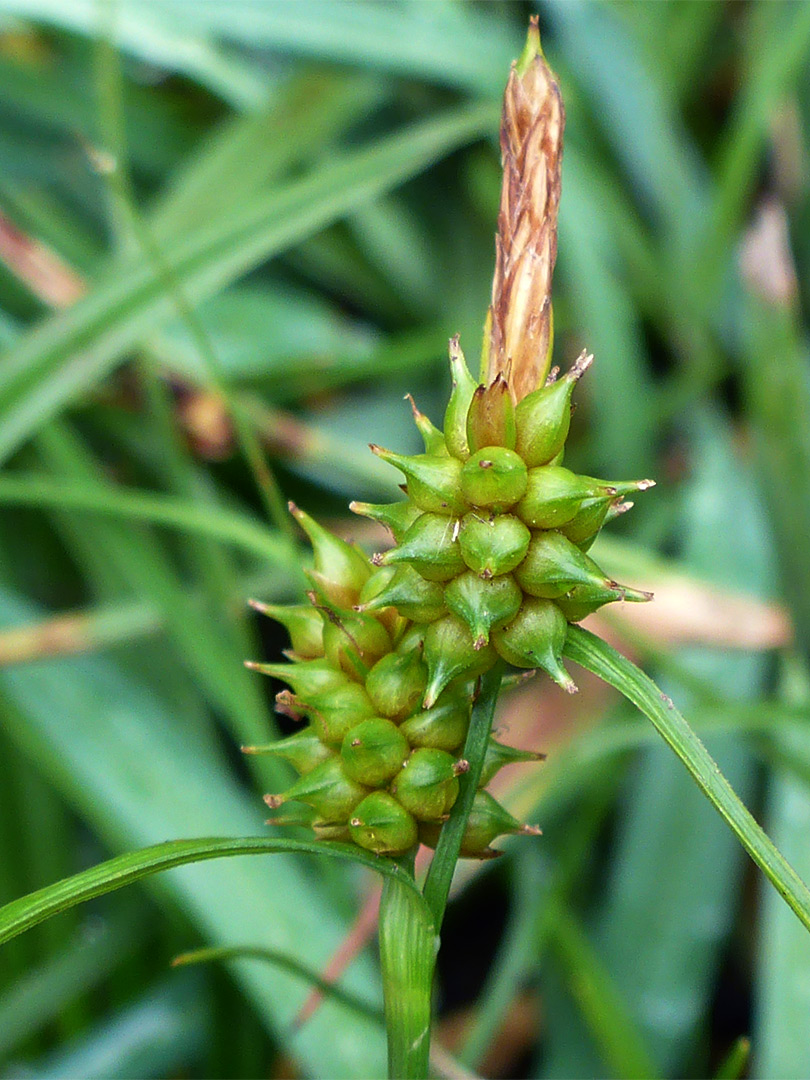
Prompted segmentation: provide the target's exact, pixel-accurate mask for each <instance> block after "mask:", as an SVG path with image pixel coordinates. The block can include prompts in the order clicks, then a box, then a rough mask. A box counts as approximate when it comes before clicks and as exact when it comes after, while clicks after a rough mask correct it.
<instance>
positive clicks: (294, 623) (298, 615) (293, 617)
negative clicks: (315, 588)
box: [250, 600, 323, 660]
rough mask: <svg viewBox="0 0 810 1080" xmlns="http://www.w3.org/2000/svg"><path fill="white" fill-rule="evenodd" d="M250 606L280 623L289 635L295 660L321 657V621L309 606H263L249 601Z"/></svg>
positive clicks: (257, 601)
mask: <svg viewBox="0 0 810 1080" xmlns="http://www.w3.org/2000/svg"><path fill="white" fill-rule="evenodd" d="M250 606H251V607H252V608H254V609H255V610H256V611H259V612H261V614H262V615H267V616H268V617H269V618H271V619H275V621H276V622H280V623H281V625H282V626H283V627H284V629H285V630H286V631H287V633H288V634H289V635H290V644H291V645H292V650H293V652H294V653H295V655H296V658H300V659H301V660H310V659H314V658H315V657H318V656H323V619H322V618H321V615H320V612H319V611H318V610H317V608H314V607H312V605H311V604H290V605H283V604H264V603H262V602H261V601H260V600H251V601H250Z"/></svg>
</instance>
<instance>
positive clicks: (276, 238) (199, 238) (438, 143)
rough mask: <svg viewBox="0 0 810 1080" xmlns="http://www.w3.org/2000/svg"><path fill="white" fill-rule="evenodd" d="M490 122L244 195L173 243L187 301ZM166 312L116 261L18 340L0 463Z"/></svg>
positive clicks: (423, 126)
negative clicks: (241, 202)
mask: <svg viewBox="0 0 810 1080" xmlns="http://www.w3.org/2000/svg"><path fill="white" fill-rule="evenodd" d="M496 123H497V115H496V112H495V110H494V109H493V108H492V106H490V105H481V106H471V107H467V108H461V109H455V110H452V111H449V112H448V113H447V114H445V115H442V116H439V117H438V118H433V119H430V120H426V121H423V122H421V123H420V124H416V125H413V126H412V127H411V128H410V129H408V130H407V131H404V132H399V133H396V134H394V135H391V136H388V137H387V138H386V139H382V140H380V141H379V142H376V143H375V144H374V145H373V146H371V147H368V146H366V147H364V148H363V149H361V150H357V151H355V152H353V153H346V154H344V155H343V156H342V157H341V158H335V159H333V160H331V161H330V162H329V163H328V164H327V165H325V166H323V167H322V168H321V169H319V170H316V171H314V172H313V173H312V174H310V175H309V176H306V177H304V178H303V179H301V180H296V181H295V182H293V183H292V184H287V185H283V186H282V187H280V188H278V189H276V190H273V191H272V192H268V193H263V194H262V195H260V196H256V197H255V198H253V199H249V200H247V201H246V203H245V204H244V205H243V206H242V207H240V208H239V209H238V210H236V211H233V212H231V213H230V214H227V215H225V216H223V217H222V218H221V219H217V220H215V221H214V222H213V223H212V224H209V225H208V226H207V227H206V226H202V227H201V228H199V229H197V230H196V231H195V232H194V233H193V234H191V235H190V236H189V237H187V238H185V239H184V240H183V241H182V242H181V241H178V242H177V243H176V244H175V245H174V246H173V250H172V253H171V271H172V273H173V275H174V277H175V280H176V281H177V282H178V283H179V284H180V286H182V288H183V290H184V293H185V295H186V297H187V298H188V302H189V303H190V304H193V303H197V302H198V301H199V300H200V299H202V298H204V297H206V296H209V295H211V294H212V293H214V292H216V291H217V290H218V289H221V288H222V287H223V286H224V285H226V284H228V283H230V282H231V281H233V280H235V279H236V278H238V277H239V276H241V275H242V274H244V273H245V272H247V271H248V270H250V269H252V268H253V267H254V266H256V265H258V264H259V263H261V262H263V261H265V260H266V259H268V258H271V257H272V256H273V255H276V254H278V253H279V252H280V251H283V250H284V249H286V248H288V247H290V246H292V245H293V244H295V243H297V242H299V241H300V240H302V239H303V238H304V237H307V236H310V235H312V234H313V233H316V232H317V231H318V230H319V229H322V228H323V227H324V226H326V225H328V224H330V223H331V222H333V221H335V220H337V219H339V218H341V217H342V216H344V215H345V214H346V213H347V212H348V211H349V210H352V209H354V208H356V207H357V206H358V205H359V204H361V203H362V202H364V201H366V200H369V199H373V198H374V197H375V196H377V195H379V194H381V193H382V192H384V191H386V190H388V189H390V188H392V187H395V186H397V185H398V184H401V183H403V182H404V181H405V180H407V179H408V178H410V177H411V176H414V175H415V174H417V173H419V172H420V171H421V170H422V169H424V168H425V167H426V166H427V165H429V164H430V163H432V162H433V161H435V160H436V159H437V158H440V157H442V156H443V155H445V154H447V153H448V152H449V151H450V150H452V149H455V148H456V147H458V146H461V145H464V144H465V143H467V142H470V141H472V140H474V139H476V138H478V137H480V136H481V135H482V134H483V133H485V132H487V131H489V130H491V129H492V128H493V127H494V126H495V124H496ZM172 312H173V305H172V303H171V301H170V300H169V299H168V298H167V297H166V295H165V290H164V287H163V283H162V281H161V280H160V279H159V278H157V277H156V276H155V274H154V272H153V270H152V269H151V268H150V267H149V266H148V265H147V264H146V263H145V262H144V261H143V260H142V259H135V260H134V261H133V260H131V261H128V262H127V261H125V262H124V263H123V264H122V265H121V266H116V267H115V268H114V269H113V270H111V271H110V272H109V273H108V274H107V275H105V276H104V277H103V279H102V280H100V283H99V284H98V285H97V286H96V288H95V289H94V290H93V291H92V292H91V293H90V294H89V295H88V296H87V297H85V298H84V299H83V300H80V301H79V302H78V303H77V304H75V305H74V306H73V307H72V308H71V309H70V310H69V311H67V312H64V313H61V314H58V315H54V316H52V317H51V318H50V319H48V320H46V321H45V322H44V323H42V324H40V325H39V326H38V327H37V328H36V329H35V330H34V331H33V332H32V333H30V334H28V335H26V336H25V337H24V338H22V339H21V340H20V342H19V343H18V345H17V346H16V348H13V349H11V350H10V351H9V352H8V353H7V354H6V356H5V358H4V363H3V371H2V374H0V416H2V419H3V426H2V432H1V433H0V459H3V458H5V457H7V456H8V455H9V454H10V453H11V452H12V451H13V450H15V449H16V448H17V447H18V446H19V445H20V444H21V443H22V442H24V441H25V439H26V438H28V437H29V435H30V434H31V433H32V432H33V431H35V430H36V429H37V427H38V426H39V425H40V424H42V423H43V422H44V421H45V419H47V418H48V417H49V416H51V415H53V413H54V412H56V411H57V410H58V409H60V408H62V407H63V406H64V405H65V404H66V403H67V402H68V401H70V400H71V399H73V398H74V397H75V396H76V395H77V394H79V393H81V392H83V391H86V390H87V389H89V388H90V387H91V386H93V385H94V384H95V383H96V382H97V381H98V380H99V379H101V378H103V377H104V376H105V375H106V374H107V373H108V372H109V371H110V370H111V369H112V368H113V367H114V365H115V364H116V362H117V361H118V360H119V359H120V357H121V356H122V355H123V354H124V353H125V352H126V350H127V349H129V348H131V347H132V346H133V345H134V344H135V343H136V342H137V341H138V340H139V338H140V337H143V336H148V334H150V333H151V332H152V331H153V330H154V329H155V328H156V326H158V325H159V323H160V322H161V321H163V320H165V319H166V318H167V316H168V315H169V314H171V313H172Z"/></svg>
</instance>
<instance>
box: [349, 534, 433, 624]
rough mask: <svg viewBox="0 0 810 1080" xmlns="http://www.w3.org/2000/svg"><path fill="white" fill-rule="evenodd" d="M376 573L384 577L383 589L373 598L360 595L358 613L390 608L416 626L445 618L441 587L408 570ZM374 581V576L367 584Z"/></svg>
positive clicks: (385, 569) (400, 568) (387, 568)
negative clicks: (385, 577) (410, 620)
mask: <svg viewBox="0 0 810 1080" xmlns="http://www.w3.org/2000/svg"><path fill="white" fill-rule="evenodd" d="M445 520H446V519H445ZM379 573H381V574H387V575H388V580H387V582H386V584H385V586H384V587H383V588H381V589H380V591H379V592H378V593H376V595H374V596H371V597H364V595H363V594H361V597H360V599H361V601H362V602H361V603H360V605H359V607H358V610H359V611H380V610H381V609H384V608H386V607H387V606H390V607H394V608H396V609H397V610H398V611H399V613H400V614H401V615H404V616H405V618H406V619H413V620H414V621H415V622H419V623H427V622H433V620H434V619H438V618H441V616H442V615H444V614H446V612H447V605H446V604H445V602H444V589H443V588H442V586H441V585H440V584H439V583H438V582H436V581H427V580H426V579H425V578H423V577H422V575H421V574H419V573H417V571H416V570H414V568H413V567H412V566H407V565H404V566H396V567H394V566H384V567H381V568H380V570H379ZM375 580H376V575H374V577H373V578H370V579H369V582H372V581H375Z"/></svg>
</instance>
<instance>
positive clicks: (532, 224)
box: [487, 16, 565, 402]
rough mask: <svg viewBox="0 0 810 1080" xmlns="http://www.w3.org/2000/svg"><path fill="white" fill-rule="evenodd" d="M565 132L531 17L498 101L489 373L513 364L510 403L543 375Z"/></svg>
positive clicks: (490, 376)
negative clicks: (499, 178)
mask: <svg viewBox="0 0 810 1080" xmlns="http://www.w3.org/2000/svg"><path fill="white" fill-rule="evenodd" d="M564 126H565V111H564V109H563V104H562V97H561V96H560V89H559V86H558V85H557V81H556V79H555V77H554V75H553V73H552V71H551V69H550V68H549V66H548V64H547V63H546V61H545V58H544V57H543V53H542V50H541V48H540V34H539V31H538V28H537V16H533V17H532V19H531V23H530V26H529V35H528V39H527V42H526V48H525V49H524V51H523V54H522V56H521V57H520V59H519V60H517V61H516V62H515V63H514V64H513V65H512V71H511V73H510V75H509V81H508V83H507V84H506V92H505V94H504V100H503V113H502V119H501V158H502V164H503V187H502V189H501V206H500V212H499V214H498V235H497V237H496V241H495V277H494V279H493V282H492V306H491V308H490V315H491V331H490V339H489V361H488V372H487V381H492V379H494V378H495V376H496V375H497V374H498V373H499V372H502V371H505V370H506V368H507V365H508V364H509V363H510V361H511V364H512V377H511V388H512V395H513V397H514V400H515V401H516V402H517V401H520V400H521V399H522V398H524V397H525V396H526V395H527V394H529V393H531V392H532V390H536V389H537V387H538V386H542V384H543V382H544V381H545V377H546V372H547V371H548V364H549V351H550V344H551V275H552V273H553V270H554V263H555V261H556V258H557V211H558V208H559V202H560V183H561V165H562V141H563V128H564Z"/></svg>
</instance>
